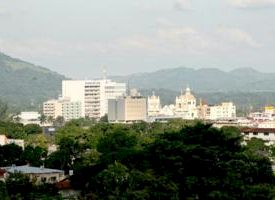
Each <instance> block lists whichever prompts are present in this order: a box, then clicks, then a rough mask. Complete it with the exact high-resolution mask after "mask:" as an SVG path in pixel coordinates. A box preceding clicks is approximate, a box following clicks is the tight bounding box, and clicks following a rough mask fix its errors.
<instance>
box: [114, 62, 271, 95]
mask: <svg viewBox="0 0 275 200" xmlns="http://www.w3.org/2000/svg"><path fill="white" fill-rule="evenodd" d="M113 79H115V80H119V81H125V82H128V81H129V84H130V87H136V88H139V89H145V88H146V89H160V88H162V89H167V90H174V91H180V90H181V89H184V88H185V87H186V86H187V85H189V86H190V87H191V88H192V89H193V90H195V91H197V92H230V91H234V92H236V91H238V92H275V88H274V87H273V84H274V83H275V74H272V73H262V72H258V71H256V70H254V69H252V68H238V69H235V70H233V71H230V72H225V71H222V70H219V69H215V68H203V69H191V68H184V67H180V68H174V69H164V70H159V71H156V72H151V73H139V74H132V75H129V76H120V77H113Z"/></svg>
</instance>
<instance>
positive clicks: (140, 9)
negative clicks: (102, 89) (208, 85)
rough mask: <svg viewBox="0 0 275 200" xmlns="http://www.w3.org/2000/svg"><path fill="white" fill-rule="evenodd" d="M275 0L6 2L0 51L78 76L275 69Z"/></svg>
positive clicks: (1, 4)
mask: <svg viewBox="0 0 275 200" xmlns="http://www.w3.org/2000/svg"><path fill="white" fill-rule="evenodd" d="M274 21H275V0H208V1H207V0H0V51H2V52H4V53H6V54H9V55H11V56H14V57H18V58H21V59H24V60H27V61H30V62H32V63H35V64H38V65H41V66H44V67H47V68H50V69H52V70H54V71H57V72H60V73H62V74H65V75H67V76H69V77H74V78H94V77H98V76H100V74H101V71H102V66H103V65H105V66H106V67H107V70H108V74H112V75H117V74H129V73H133V72H142V71H154V70H157V69H162V68H168V67H179V66H185V67H191V68H203V67H217V68H220V69H224V70H230V69H233V68H237V67H253V68H255V69H258V70H260V71H270V72H275V23H274Z"/></svg>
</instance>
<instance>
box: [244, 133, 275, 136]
mask: <svg viewBox="0 0 275 200" xmlns="http://www.w3.org/2000/svg"><path fill="white" fill-rule="evenodd" d="M244 134H245V135H249V134H250V132H244ZM252 134H253V135H259V134H260V133H258V132H253V133H252ZM263 134H264V135H265V136H269V134H273V135H274V133H268V132H265V133H263Z"/></svg>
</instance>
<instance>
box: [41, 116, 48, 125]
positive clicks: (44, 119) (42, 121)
mask: <svg viewBox="0 0 275 200" xmlns="http://www.w3.org/2000/svg"><path fill="white" fill-rule="evenodd" d="M39 121H40V124H41V125H43V124H44V123H45V122H46V121H47V116H46V115H44V114H41V116H40V117H39Z"/></svg>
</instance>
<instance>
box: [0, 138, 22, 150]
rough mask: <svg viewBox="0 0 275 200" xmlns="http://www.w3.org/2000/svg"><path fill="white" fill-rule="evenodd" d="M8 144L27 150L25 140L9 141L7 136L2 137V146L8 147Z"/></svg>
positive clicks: (0, 139)
mask: <svg viewBox="0 0 275 200" xmlns="http://www.w3.org/2000/svg"><path fill="white" fill-rule="evenodd" d="M8 144H16V145H17V146H20V147H21V148H22V149H24V148H25V142H24V140H18V139H9V138H7V136H6V135H0V145H1V146H4V145H8Z"/></svg>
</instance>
